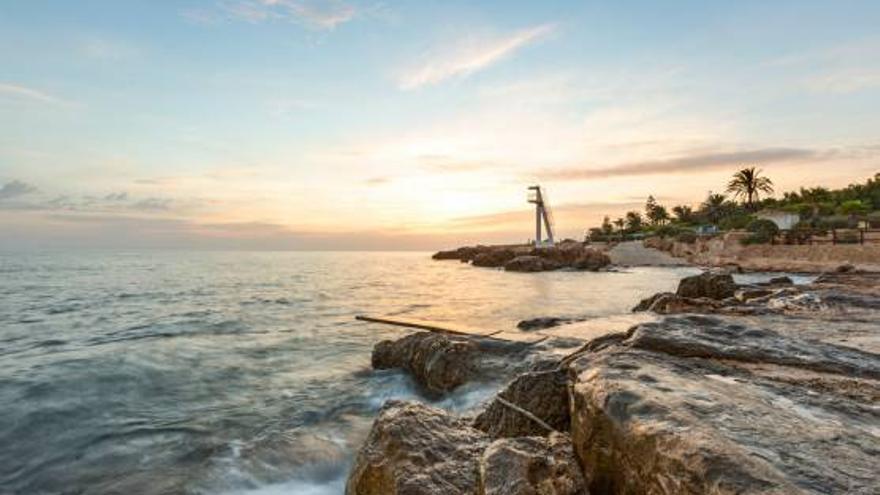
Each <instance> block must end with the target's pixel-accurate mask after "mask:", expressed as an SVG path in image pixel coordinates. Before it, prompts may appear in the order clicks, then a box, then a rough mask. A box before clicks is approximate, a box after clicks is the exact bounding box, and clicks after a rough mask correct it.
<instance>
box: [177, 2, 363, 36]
mask: <svg viewBox="0 0 880 495" xmlns="http://www.w3.org/2000/svg"><path fill="white" fill-rule="evenodd" d="M357 13H358V11H357V9H355V8H354V6H352V5H349V4H347V3H343V2H340V1H337V0H329V1H318V0H235V1H223V2H220V3H218V10H217V11H212V10H204V9H189V10H185V11H183V12H181V15H182V16H183V17H185V18H186V19H188V20H189V21H191V22H194V23H197V24H217V23H218V22H220V21H222V20H240V21H245V22H250V23H254V24H257V23H262V22H270V21H284V20H289V21H294V22H299V23H302V24H305V25H307V26H310V27H313V28H316V29H325V30H331V29H334V28H335V27H336V26H339V25H341V24H344V23H346V22H349V21H351V20H353V19H354V18H355V17H356V16H357Z"/></svg>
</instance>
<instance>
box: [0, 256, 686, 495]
mask: <svg viewBox="0 0 880 495" xmlns="http://www.w3.org/2000/svg"><path fill="white" fill-rule="evenodd" d="M695 272H696V270H694V269H690V268H667V269H663V268H638V269H630V270H626V271H623V272H619V273H577V272H551V273H541V274H514V273H505V272H502V271H498V270H491V269H480V268H474V267H470V266H468V265H464V264H461V263H458V262H456V261H444V262H438V261H432V260H431V259H430V257H429V255H428V254H427V253H291V252H284V253H241V252H235V253H231V252H230V253H217V252H114V253H110V252H81V253H74V254H69V253H65V254H62V253H59V252H53V253H49V252H47V253H28V254H23V253H3V254H0V404H2V406H0V407H2V409H0V493H22V494H41V493H46V494H49V493H77V494H79V493H83V494H105V493H125V494H128V495H130V494H139V493H148V494H158V493H221V494H226V493H249V494H262V493H264V494H271V493H296V494H305V495H308V494H338V493H341V492H342V490H343V485H344V480H345V476H346V474H347V472H348V469H349V466H350V463H351V459H352V456H353V452H354V451H355V449H356V448H357V446H358V444H359V442H360V441H361V439H363V437H364V436H365V435H366V432H367V431H368V429H369V426H370V422H371V420H372V417H373V416H374V414H375V412H376V410H377V409H378V408H379V407H380V406H381V405H382V403H383V402H384V401H385V400H387V399H389V398H410V399H417V400H425V401H427V399H424V398H422V397H419V395H418V392H417V391H416V389H415V388H414V387H413V386H412V383H411V382H410V381H409V379H408V378H407V377H406V376H404V375H403V374H401V373H399V372H393V371H392V372H389V371H384V372H373V371H371V370H370V366H369V364H370V351H371V348H372V345H373V344H374V343H375V342H377V341H378V340H380V339H382V338H389V337H396V336H401V335H404V334H405V333H406V332H405V331H403V330H398V329H393V328H389V327H383V326H379V325H367V324H364V323H360V322H356V321H354V319H353V317H354V315H356V314H360V313H367V314H398V315H408V316H413V317H420V318H430V319H436V320H448V321H455V322H459V323H468V324H473V325H491V326H492V327H493V328H514V326H515V325H516V323H517V322H518V321H519V320H521V319H525V318H531V317H536V316H547V315H563V316H579V317H582V316H589V317H602V316H609V315H617V314H623V313H627V312H628V311H629V309H630V308H631V307H632V306H633V305H634V304H635V303H636V302H637V301H638V300H639V299H640V298H641V297H645V296H647V295H650V294H652V293H654V292H656V291H659V290H670V289H674V287H675V285H676V283H677V281H678V279H679V278H681V277H682V276H684V275H687V274H691V273H695ZM497 386H498V384H494V385H491V386H490V385H485V384H483V385H480V386H475V387H470V386H466V387H463V388H462V389H460V390H459V391H457V392H456V393H454V394H452V395H451V396H449V397H447V398H445V399H443V400H442V401H440V402H434V404H435V405H438V406H440V407H444V408H447V409H450V410H453V411H459V412H462V411H468V410H473V409H474V408H476V407H478V406H479V405H480V404H481V403H482V402H483V401H485V400H486V399H487V398H488V397H489V396H490V394H491V393H492V392H493V391H494V390H495V389H496V388H497Z"/></svg>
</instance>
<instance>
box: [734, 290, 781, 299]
mask: <svg viewBox="0 0 880 495" xmlns="http://www.w3.org/2000/svg"><path fill="white" fill-rule="evenodd" d="M771 294H773V290H772V289H766V288H760V287H756V288H745V289H740V290H738V291H736V294H735V295H734V297H736V299H737V301H740V302H747V301H749V300H751V299H758V298H761V297H767V296H769V295H771Z"/></svg>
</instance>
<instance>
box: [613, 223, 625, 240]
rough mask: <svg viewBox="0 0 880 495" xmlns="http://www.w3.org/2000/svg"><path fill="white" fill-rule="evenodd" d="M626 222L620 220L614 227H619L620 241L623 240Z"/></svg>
mask: <svg viewBox="0 0 880 495" xmlns="http://www.w3.org/2000/svg"><path fill="white" fill-rule="evenodd" d="M625 223H626V222H625V221H624V220H623V219H622V218H618V219H617V220H615V221H614V225H616V226H617V232H618V233H619V234H620V239H621V240H623V226H624V225H625Z"/></svg>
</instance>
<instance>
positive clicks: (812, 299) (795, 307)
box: [767, 293, 828, 311]
mask: <svg viewBox="0 0 880 495" xmlns="http://www.w3.org/2000/svg"><path fill="white" fill-rule="evenodd" d="M767 307H768V308H770V309H773V310H777V311H825V310H827V309H828V305H827V304H825V303H824V302H822V298H821V297H819V296H818V295H816V294H812V293H795V294H788V293H783V294H774V295H773V297H771V298H770V299H768V300H767Z"/></svg>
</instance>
